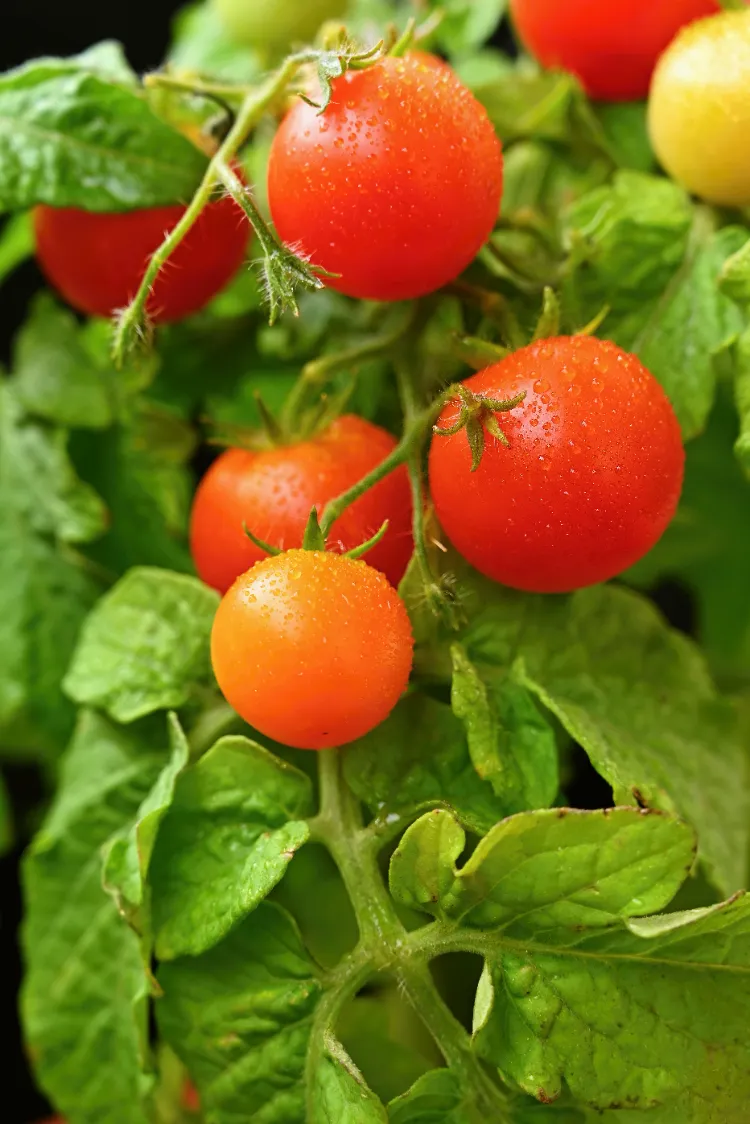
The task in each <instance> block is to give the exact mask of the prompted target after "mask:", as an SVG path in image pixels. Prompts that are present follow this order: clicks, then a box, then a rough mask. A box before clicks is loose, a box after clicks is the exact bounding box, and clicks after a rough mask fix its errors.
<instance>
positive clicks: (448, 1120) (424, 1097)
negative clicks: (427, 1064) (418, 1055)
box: [388, 1069, 474, 1124]
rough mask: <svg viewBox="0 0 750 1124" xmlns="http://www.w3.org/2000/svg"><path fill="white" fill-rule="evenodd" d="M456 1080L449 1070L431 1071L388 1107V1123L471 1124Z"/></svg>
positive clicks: (472, 1123)
mask: <svg viewBox="0 0 750 1124" xmlns="http://www.w3.org/2000/svg"><path fill="white" fill-rule="evenodd" d="M462 1102H463V1095H462V1092H461V1083H460V1081H459V1080H458V1077H456V1075H455V1074H454V1073H453V1072H452V1071H451V1070H449V1069H433V1070H431V1071H430V1072H429V1073H425V1074H424V1075H423V1076H422V1077H420V1078H419V1079H418V1080H417V1081H415V1082H414V1084H413V1085H412V1087H411V1088H410V1089H408V1090H407V1091H406V1092H405V1093H403V1094H402V1095H401V1096H400V1097H396V1098H395V1100H392V1101H391V1102H390V1104H389V1105H388V1119H389V1120H390V1121H391V1124H474V1122H473V1120H472V1117H470V1116H468V1115H466V1113H465V1112H464V1111H463V1109H462Z"/></svg>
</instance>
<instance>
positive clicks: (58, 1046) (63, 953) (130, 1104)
mask: <svg viewBox="0 0 750 1124" xmlns="http://www.w3.org/2000/svg"><path fill="white" fill-rule="evenodd" d="M156 749H157V750H158V744H157V747H156ZM163 760H164V754H163V752H157V751H155V749H154V748H153V747H152V745H151V744H150V741H149V739H148V738H147V737H146V735H145V733H144V732H143V731H135V730H132V731H127V732H126V731H123V730H120V729H117V728H116V727H114V726H112V725H110V723H109V722H107V720H106V719H104V718H102V717H101V716H99V715H96V714H94V713H86V712H84V713H82V715H81V717H80V720H79V723H78V726H77V728H76V732H75V735H74V737H73V740H72V742H71V745H70V747H69V749H68V751H67V753H66V755H65V758H64V761H63V765H62V775H61V784H60V789H59V791H58V794H57V796H56V799H55V802H54V803H53V805H52V808H51V810H50V812H49V815H48V816H47V818H46V820H45V822H44V824H43V826H42V828H41V830H40V832H39V834H38V835H37V837H36V839H35V840H34V842H33V844H32V846H31V849H30V851H29V852H28V854H27V856H26V859H25V861H24V867H23V875H24V888H25V897H26V920H25V924H24V928H23V945H24V953H25V958H26V964H27V975H26V979H25V983H24V987H23V994H22V1011H23V1019H24V1025H25V1031H26V1038H27V1041H28V1044H29V1049H30V1052H31V1057H32V1058H33V1059H34V1066H35V1070H36V1073H37V1076H38V1078H39V1081H40V1083H41V1086H42V1088H43V1089H44V1090H45V1092H47V1093H48V1095H49V1096H50V1097H51V1098H52V1099H53V1100H54V1102H55V1105H56V1107H57V1108H58V1109H59V1111H60V1112H62V1113H64V1114H65V1116H66V1118H67V1119H68V1120H69V1121H70V1124H147V1116H146V1114H145V1111H144V1108H143V1105H142V1096H143V1094H144V1093H145V1092H146V1091H147V1088H148V1080H147V1078H146V1077H145V1075H144V1073H143V1069H144V1059H145V1051H146V1049H147V1045H146V1044H147V1025H146V1006H145V998H146V981H145V977H144V973H143V967H142V964H141V958H140V954H139V951H138V942H137V940H136V937H135V935H134V934H133V933H132V932H131V931H130V930H129V929H128V927H127V926H126V925H125V924H124V923H123V921H122V919H121V918H120V917H119V916H118V913H117V910H116V908H115V905H114V902H113V901H112V900H111V899H110V898H109V897H108V896H107V895H106V894H105V892H104V890H103V889H102V886H101V856H100V851H101V847H102V845H103V844H104V843H106V841H107V840H108V839H109V838H110V836H111V835H112V834H113V833H115V832H117V831H119V830H120V829H121V828H122V827H123V825H124V824H126V823H127V822H128V821H129V820H130V819H131V817H132V816H133V814H134V813H135V810H136V809H137V807H138V805H139V804H140V802H141V800H142V799H143V797H144V796H145V794H146V793H147V792H148V790H149V788H150V786H151V785H152V784H153V781H154V779H155V777H156V775H157V774H158V771H159V769H160V768H161V765H162V763H163Z"/></svg>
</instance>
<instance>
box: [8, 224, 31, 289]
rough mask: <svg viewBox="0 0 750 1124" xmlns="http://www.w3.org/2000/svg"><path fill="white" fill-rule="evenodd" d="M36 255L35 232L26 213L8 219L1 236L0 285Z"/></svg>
mask: <svg viewBox="0 0 750 1124" xmlns="http://www.w3.org/2000/svg"><path fill="white" fill-rule="evenodd" d="M33 253H34V231H33V229H32V226H31V216H30V215H29V214H28V213H26V212H21V213H20V214H17V215H13V216H12V217H11V218H9V219H7V220H6V221H5V223H4V225H3V228H2V234H0V284H2V282H3V281H4V280H5V278H6V277H7V276H8V274H10V273H12V272H13V270H14V269H15V268H16V266H17V265H20V264H21V262H24V261H26V259H27V258H30V257H31V255H32V254H33Z"/></svg>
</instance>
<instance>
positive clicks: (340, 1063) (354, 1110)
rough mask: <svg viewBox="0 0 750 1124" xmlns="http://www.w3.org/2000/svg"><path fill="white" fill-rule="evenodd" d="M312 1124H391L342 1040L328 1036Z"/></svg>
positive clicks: (314, 1082) (315, 1085)
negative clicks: (351, 1123) (348, 1122)
mask: <svg viewBox="0 0 750 1124" xmlns="http://www.w3.org/2000/svg"><path fill="white" fill-rule="evenodd" d="M311 1100H312V1113H311V1114H310V1121H311V1124H338V1122H339V1121H342V1120H344V1121H349V1120H351V1121H352V1122H354V1121H356V1122H357V1124H387V1120H388V1116H387V1114H386V1111H385V1108H384V1107H383V1105H382V1104H381V1103H380V1101H379V1100H378V1098H377V1097H376V1096H375V1094H374V1093H373V1092H372V1090H371V1089H369V1088H368V1087H367V1083H366V1082H365V1079H364V1077H363V1076H362V1074H361V1073H360V1072H359V1070H358V1069H357V1067H356V1066H355V1065H354V1062H353V1061H352V1060H351V1058H350V1057H349V1056H348V1055H347V1053H346V1051H345V1050H344V1048H343V1046H342V1045H341V1043H340V1042H337V1041H336V1039H335V1038H333V1036H332V1035H327V1036H326V1039H325V1043H324V1046H323V1049H322V1050H321V1051H320V1056H319V1057H318V1059H317V1065H316V1067H315V1073H314V1075H313V1079H312V1098H311Z"/></svg>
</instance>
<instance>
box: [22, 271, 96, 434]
mask: <svg viewBox="0 0 750 1124" xmlns="http://www.w3.org/2000/svg"><path fill="white" fill-rule="evenodd" d="M13 370H14V373H15V377H14V380H13V385H14V389H15V393H16V395H17V397H18V399H19V400H20V402H21V403H22V404H23V406H24V408H25V409H26V410H27V411H28V412H29V413H30V414H33V415H34V416H35V417H39V418H44V419H45V420H46V421H51V422H56V423H57V424H59V425H64V426H71V427H75V426H83V427H86V428H91V429H105V428H106V427H107V426H109V425H111V423H112V421H113V420H114V410H115V394H116V383H115V371H114V369H113V368H112V367H109V366H107V367H102V366H101V365H100V364H99V363H98V362H97V360H96V357H95V356H94V355H92V354H91V352H90V350H88V349H87V348H86V346H85V338H84V336H83V334H82V333H81V331H80V327H79V324H78V321H77V320H76V318H75V316H74V315H73V314H72V313H71V312H68V311H67V309H64V308H61V307H60V306H59V305H58V304H56V303H55V301H53V300H52V298H51V297H50V296H49V295H48V294H47V293H42V294H41V295H40V296H39V297H38V298H37V300H36V301H35V302H34V304H33V305H32V309H31V314H30V316H29V318H28V320H27V321H26V323H25V324H24V325H23V327H22V328H21V330H20V332H19V333H18V336H17V337H16V340H15V347H14V359H13Z"/></svg>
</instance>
